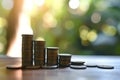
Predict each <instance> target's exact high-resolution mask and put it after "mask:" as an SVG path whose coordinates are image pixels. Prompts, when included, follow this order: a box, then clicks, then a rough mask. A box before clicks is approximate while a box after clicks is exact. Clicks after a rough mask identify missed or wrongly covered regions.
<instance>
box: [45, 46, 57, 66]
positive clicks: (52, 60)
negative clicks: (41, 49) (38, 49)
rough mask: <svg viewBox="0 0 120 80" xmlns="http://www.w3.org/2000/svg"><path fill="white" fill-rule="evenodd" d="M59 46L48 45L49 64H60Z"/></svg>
mask: <svg viewBox="0 0 120 80" xmlns="http://www.w3.org/2000/svg"><path fill="white" fill-rule="evenodd" d="M58 53H59V48H58V47H47V66H53V65H57V64H58Z"/></svg>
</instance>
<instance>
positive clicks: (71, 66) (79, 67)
mask: <svg viewBox="0 0 120 80" xmlns="http://www.w3.org/2000/svg"><path fill="white" fill-rule="evenodd" d="M70 68H72V69H86V68H87V67H86V66H84V65H83V66H78V65H77V66H76V65H70Z"/></svg>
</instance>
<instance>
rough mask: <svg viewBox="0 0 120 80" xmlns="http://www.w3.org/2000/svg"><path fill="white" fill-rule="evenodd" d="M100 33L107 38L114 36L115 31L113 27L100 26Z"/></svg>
mask: <svg viewBox="0 0 120 80" xmlns="http://www.w3.org/2000/svg"><path fill="white" fill-rule="evenodd" d="M102 31H103V33H105V34H106V35H108V36H114V35H115V34H116V33H117V30H116V28H115V27H114V26H111V25H107V24H105V25H103V26H102Z"/></svg>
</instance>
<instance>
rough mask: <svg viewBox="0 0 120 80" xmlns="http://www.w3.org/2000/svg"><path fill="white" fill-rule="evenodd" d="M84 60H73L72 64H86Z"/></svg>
mask: <svg viewBox="0 0 120 80" xmlns="http://www.w3.org/2000/svg"><path fill="white" fill-rule="evenodd" d="M84 63H85V62H84V61H71V65H84Z"/></svg>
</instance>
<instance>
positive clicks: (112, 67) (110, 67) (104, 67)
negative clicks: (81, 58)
mask: <svg viewBox="0 0 120 80" xmlns="http://www.w3.org/2000/svg"><path fill="white" fill-rule="evenodd" d="M97 67H98V68H101V69H114V66H111V65H97Z"/></svg>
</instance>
